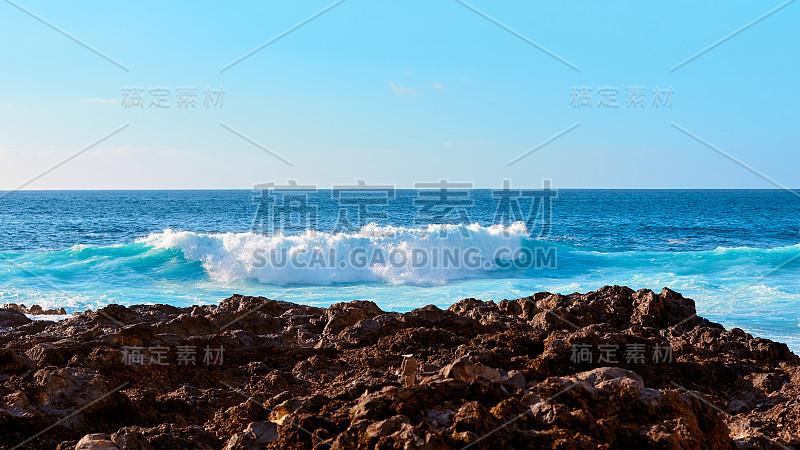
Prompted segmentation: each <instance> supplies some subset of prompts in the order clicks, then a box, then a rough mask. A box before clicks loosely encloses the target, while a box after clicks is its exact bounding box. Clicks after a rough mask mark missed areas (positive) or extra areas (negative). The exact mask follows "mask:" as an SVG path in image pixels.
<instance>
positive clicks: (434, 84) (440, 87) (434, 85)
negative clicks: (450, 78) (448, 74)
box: [433, 83, 444, 91]
mask: <svg viewBox="0 0 800 450" xmlns="http://www.w3.org/2000/svg"><path fill="white" fill-rule="evenodd" d="M433 87H435V88H436V89H438V90H440V91H441V90H442V89H444V86H443V85H442V83H433Z"/></svg>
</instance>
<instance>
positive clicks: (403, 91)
mask: <svg viewBox="0 0 800 450" xmlns="http://www.w3.org/2000/svg"><path fill="white" fill-rule="evenodd" d="M389 87H390V88H391V89H392V92H394V93H395V94H398V95H416V93H417V91H416V90H414V89H413V88H407V87H402V86H398V85H396V84H394V83H392V82H391V81H390V82H389Z"/></svg>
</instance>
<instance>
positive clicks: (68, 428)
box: [0, 286, 800, 450]
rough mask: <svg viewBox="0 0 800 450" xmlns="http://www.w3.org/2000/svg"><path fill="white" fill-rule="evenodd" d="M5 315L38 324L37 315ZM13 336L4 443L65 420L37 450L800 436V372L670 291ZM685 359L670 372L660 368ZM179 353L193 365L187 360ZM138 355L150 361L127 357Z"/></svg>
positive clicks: (654, 444) (601, 444) (637, 443)
mask: <svg viewBox="0 0 800 450" xmlns="http://www.w3.org/2000/svg"><path fill="white" fill-rule="evenodd" d="M38 310H39V309H36V311H38ZM3 311H6V312H5V313H3V314H0V318H1V317H12V318H16V319H19V317H20V315H21V316H22V317H24V314H23V312H28V308H26V307H24V305H16V306H11V305H9V307H8V308H7V309H5V310H3ZM8 311H10V312H8ZM43 312H47V311H43ZM5 329H6V331H3V332H0V448H6V447H9V446H10V445H15V443H19V442H23V441H24V440H25V439H27V438H28V437H30V436H33V435H35V434H36V433H37V432H39V431H41V430H43V429H45V428H46V427H48V426H50V425H51V424H53V423H59V425H58V426H57V430H56V429H54V430H52V431H50V432H48V433H45V434H42V435H41V436H39V437H37V438H36V440H35V441H34V442H32V448H59V449H67V448H76V445H78V444H77V443H78V442H81V444H80V445H92V446H95V447H91V448H119V449H120V450H129V449H139V450H151V449H160V448H192V449H215V450H216V449H220V448H228V449H250V448H300V449H312V448H327V447H328V445H330V446H331V447H332V448H335V449H353V448H355V449H367V448H369V449H373V448H403V449H415V448H421V449H430V450H438V449H446V448H454V447H455V448H460V447H463V446H465V445H469V444H471V443H474V442H475V441H478V440H479V439H480V441H478V442H477V444H476V445H475V446H474V448H489V449H491V448H712V449H723V448H724V449H728V448H734V447H735V446H738V447H742V448H748V447H749V448H769V447H770V446H772V447H774V448H780V445H798V442H800V400H798V398H800V358H798V357H797V356H796V355H795V354H793V353H792V352H791V351H790V350H789V348H788V347H787V346H786V345H785V344H781V343H777V342H773V341H770V340H767V339H762V338H758V337H753V336H752V335H750V334H747V333H745V332H744V331H742V330H740V329H737V328H734V329H731V330H725V329H724V328H723V327H722V326H721V325H718V324H715V323H712V322H709V321H707V320H705V319H702V318H700V317H697V316H696V315H695V307H694V302H693V301H692V300H691V299H687V298H684V297H683V296H681V295H680V294H678V293H676V292H673V291H671V290H669V289H664V290H662V291H661V293H660V294H655V293H654V292H652V291H649V290H639V291H634V290H632V289H630V288H627V287H624V286H606V287H604V288H601V289H599V290H597V291H594V292H588V293H585V294H580V293H575V294H570V295H561V294H551V293H546V292H544V293H537V294H533V295H531V296H529V297H524V298H520V299H516V300H502V301H500V302H497V303H495V302H485V301H481V300H477V299H465V300H462V301H460V302H457V303H455V304H454V305H451V306H450V307H449V308H447V309H444V310H443V309H440V308H438V307H436V306H432V305H429V306H426V307H423V308H418V309H415V310H413V311H409V312H406V313H402V314H401V313H398V312H383V311H381V310H380V308H378V307H377V305H375V304H374V303H372V302H366V301H356V302H348V303H340V304H337V305H333V306H331V307H330V308H316V307H311V306H304V305H297V304H292V303H288V302H282V301H274V300H269V299H266V298H262V297H246V296H238V295H237V296H232V297H230V298H229V299H226V300H223V301H222V302H220V304H219V305H206V306H196V305H195V306H192V307H189V308H179V307H175V306H169V305H135V306H120V305H109V306H107V307H105V308H103V309H100V310H98V311H95V312H91V311H90V312H85V313H80V314H75V315H73V316H72V317H71V318H69V319H67V320H63V321H59V322H49V323H43V324H41V325H40V323H38V322H37V323H31V322H30V320H28V319H27V318H25V320H20V321H19V323H18V324H17V325H14V326H13V327H5ZM581 346H584V347H588V349H589V351H588V353H580V352H579V351H578V350H579V348H580V347H581ZM637 346H638V347H641V348H643V349H644V350H643V351H644V354H643V355H640V356H638V357H637V356H636V355H635V354H633V353H634V352H633V350H632V348H633V347H637ZM164 347H166V348H167V351H166V354H165V360H166V363H165V364H157V363H156V362H154V361H157V360H156V359H155V356H154V355H155V354H157V349H158V348H164ZM629 347H630V348H629ZM638 347H637V348H638ZM666 347H669V348H670V349H671V350H670V353H669V360H667V358H666V357H665V356H666V354H664V355H661V356H662V357H664V358H663V359H658V358H654V349H656V348H661V349H662V350H663V349H665V348H666ZM179 348H182V349H184V350H185V349H194V352H195V353H194V358H193V359H191V360H190V361H189V362H187V361H186V358H185V355H184V359H183V363H181V364H179V363H178V360H179V352H180V350H179ZM213 348H224V354H223V355H222V356H224V358H220V359H221V360H220V361H219V364H212V363H210V362H209V359H208V357H207V355H206V354H205V353H206V352H207V351H208V350H210V349H213ZM600 348H605V349H606V351H615V352H616V353H614V354H613V355H610V356H609V355H608V354H603V353H602V352H601V351H600ZM133 349H138V351H140V352H141V355H142V356H141V359H140V360H139V361H140V363H138V364H131V363H130V362H126V361H125V358H126V357H127V358H129V357H130V355H131V352H132V351H133ZM609 349H610V350H609ZM628 352H630V354H629V353H628ZM184 353H185V351H184ZM407 354H412V355H413V358H414V359H415V361H416V362H417V364H416V367H417V370H416V376H415V377H414V382H413V383H401V379H400V375H401V368H402V367H403V366H402V365H403V361H404V357H403V355H407ZM126 355H127V356H126ZM409 367H410V366H409V365H408V364H407V365H406V369H408V368H409ZM405 381H408V380H405ZM722 411H727V412H728V413H730V414H731V415H730V416H728V415H727V414H726V413H723V412H722ZM64 418H66V419H65V420H62V419H64ZM500 425H504V426H502V427H500ZM498 427H500V428H498ZM99 431H103V432H107V433H111V437H108V436H106V435H95V434H94V433H97V432H99ZM489 433H491V434H489ZM484 437H485V438H484ZM79 440H80V441H79ZM8 443H11V444H8ZM97 446H106V447H97ZM108 446H110V447H108Z"/></svg>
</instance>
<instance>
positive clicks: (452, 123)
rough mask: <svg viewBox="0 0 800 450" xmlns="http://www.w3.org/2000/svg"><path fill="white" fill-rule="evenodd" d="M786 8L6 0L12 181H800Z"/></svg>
mask: <svg viewBox="0 0 800 450" xmlns="http://www.w3.org/2000/svg"><path fill="white" fill-rule="evenodd" d="M789 3H790V4H788V5H785V6H784V7H782V8H780V9H779V10H777V11H774V12H773V13H772V14H770V15H768V16H767V17H764V18H763V20H760V21H758V22H756V23H754V24H752V25H751V26H749V27H747V28H746V29H744V30H741V32H739V33H738V34H735V35H734V36H732V37H730V38H729V39H727V40H725V41H724V42H722V43H720V44H719V45H717V46H715V47H713V48H711V49H709V50H708V51H706V52H705V53H703V54H701V55H700V56H698V57H696V58H695V59H693V60H691V61H689V62H687V63H685V64H683V65H681V66H680V67H677V68H675V66H676V65H678V64H680V63H681V62H683V61H685V60H686V59H687V58H690V57H691V56H693V55H695V54H697V53H698V52H700V51H702V50H703V49H705V48H707V47H709V46H710V45H712V44H714V43H715V42H718V41H719V40H721V39H723V38H725V37H726V36H729V35H730V34H731V33H734V32H735V31H737V30H739V29H740V28H742V27H743V26H745V25H748V24H750V23H751V22H753V21H754V20H756V19H758V18H759V17H760V16H762V15H764V14H765V13H768V12H770V11H771V10H773V9H775V8H778V7H780V6H781V5H783V3H781V2H778V1H772V0H770V1H762V2H753V1H729V0H728V1H724V2H723V1H714V2H697V1H679V2H669V3H664V2H616V1H606V2H597V1H574V2H530V1H488V0H469V4H468V5H465V4H462V3H460V2H458V1H455V0H424V1H423V0H403V1H399V0H380V1H377V0H347V1H344V2H342V3H341V4H338V5H336V6H335V7H333V8H332V9H330V10H328V11H326V12H324V13H323V14H321V15H319V16H318V17H316V18H315V19H313V20H311V21H310V22H307V23H306V24H305V25H302V26H300V27H299V28H297V29H294V31H292V32H290V33H289V34H286V35H284V36H283V37H281V38H280V39H278V40H277V41H274V42H272V43H271V44H269V45H267V46H265V47H263V48H262V49H260V50H259V51H257V52H255V53H253V54H252V55H250V56H249V57H247V58H245V59H242V60H240V61H239V62H238V63H236V64H234V65H233V66H230V63H232V62H234V61H236V60H237V59H239V58H240V57H242V56H243V55H245V54H247V53H248V52H250V51H252V50H253V49H256V48H258V47H259V46H261V45H262V44H265V43H268V42H269V41H270V40H271V39H273V38H275V37H276V36H280V35H281V33H284V32H285V31H287V30H289V29H291V28H292V27H293V26H295V25H296V24H298V23H300V22H302V21H304V20H306V19H308V18H309V17H311V16H312V15H314V14H315V13H317V12H319V11H320V10H323V9H324V8H326V7H328V6H329V5H332V1H329V0H321V1H318V0H307V1H248V2H191V3H190V2H182V3H179V2H147V1H144V2H107V1H81V2H75V1H66V2H45V1H40V0H14V4H16V5H18V6H19V7H22V8H24V9H26V10H27V11H29V12H30V13H32V14H35V15H36V16H38V17H40V18H41V19H43V20H46V21H47V22H48V23H50V24H51V25H53V26H55V27H58V28H59V29H60V30H62V31H63V32H64V33H66V34H69V35H71V36H73V37H74V38H76V39H78V40H80V41H81V42H83V43H84V44H86V46H89V47H91V48H92V49H94V50H95V51H96V52H99V53H102V54H103V55H105V56H101V55H98V54H97V53H96V52H95V51H92V50H91V49H88V48H86V47H85V46H83V45H81V44H79V43H77V42H75V41H74V40H72V39H70V38H69V37H67V36H65V35H64V34H62V33H60V32H59V31H56V30H54V29H53V28H51V27H49V26H48V25H46V24H44V23H42V22H41V21H39V20H37V19H36V18H34V17H32V16H31V15H29V14H28V13H26V12H24V11H22V10H21V9H19V8H18V7H17V6H15V5H14V4H12V3H9V2H6V1H0V42H2V43H3V45H2V46H0V59H2V70H0V130H1V131H0V189H14V188H17V187H18V186H20V185H23V184H25V183H27V182H28V181H30V180H31V179H33V178H35V177H37V176H38V175H40V174H41V173H42V172H44V171H46V170H47V169H49V168H51V167H53V166H54V165H55V164H57V163H59V162H61V161H63V160H65V159H66V158H68V157H70V156H71V155H74V154H76V152H79V151H81V150H82V149H85V148H86V147H88V146H90V145H91V144H93V143H95V142H96V141H98V140H100V139H102V138H103V137H106V136H107V135H108V134H109V133H112V132H114V131H116V130H119V129H120V127H123V126H125V125H126V124H127V125H128V126H127V127H126V128H124V129H122V130H120V131H118V132H117V133H116V134H114V135H113V136H111V137H108V138H107V139H106V140H104V141H103V142H100V143H99V144H97V145H95V146H93V147H92V148H90V149H89V150H87V151H85V152H83V153H81V154H80V155H78V156H76V157H75V158H73V159H72V160H70V161H68V162H67V163H65V164H63V165H61V166H60V167H58V168H56V169H55V170H52V171H51V172H49V173H46V174H45V175H44V176H41V177H40V178H38V179H36V180H35V181H34V182H32V183H30V184H27V185H26V188H28V189H170V188H244V189H247V188H251V187H253V185H254V184H257V183H261V182H269V181H278V182H284V181H285V180H287V179H296V180H298V182H300V183H306V184H318V185H319V186H321V187H328V186H330V185H331V184H335V183H353V182H354V180H355V179H359V178H361V179H366V180H367V181H368V182H373V183H394V184H396V185H398V186H400V187H411V186H412V185H413V183H414V182H426V181H435V180H439V179H442V178H445V179H449V180H452V181H467V182H473V183H475V186H476V187H484V188H493V187H500V186H501V180H502V179H511V180H512V186H520V187H523V186H524V187H537V186H541V183H542V181H541V180H542V179H543V178H549V179H552V180H553V181H552V183H553V186H554V187H556V188H770V187H774V186H773V185H771V184H770V183H768V182H767V181H765V180H764V179H762V178H761V177H759V176H758V175H756V174H754V173H752V172H750V171H748V170H746V169H745V168H743V167H741V166H740V165H737V164H736V163H735V162H733V161H731V160H730V159H728V158H726V157H724V156H723V155H721V154H720V153H719V152H718V151H716V150H714V149H712V148H710V147H709V146H707V145H705V144H703V143H701V142H699V141H698V139H702V140H704V141H706V142H707V143H708V144H710V145H712V146H714V147H716V148H717V149H718V150H721V151H724V152H725V153H727V154H728V155H730V156H731V157H734V158H737V159H738V160H740V161H742V162H743V163H745V164H747V165H749V166H751V167H752V168H753V169H755V170H757V171H758V172H760V173H761V174H763V175H764V176H767V177H769V178H771V179H774V180H775V181H777V182H779V183H781V184H783V185H787V186H791V187H793V188H798V187H800V179H799V178H798V170H797V168H798V167H800V164H798V163H800V152H798V144H800V131H798V130H800V127H798V124H797V122H798V117H800V114H798V105H800V89H798V88H797V82H798V81H797V80H798V79H800V62H799V61H800V46H798V31H797V30H798V24H800V2H797V3H791V2H789ZM470 5H471V6H472V7H474V8H476V9H478V10H479V11H480V12H482V13H485V14H486V15H489V16H491V17H492V18H494V19H495V20H496V21H497V22H499V23H501V24H503V26H505V27H506V28H503V26H501V25H500V24H498V23H494V22H492V21H491V20H490V19H488V18H487V17H484V16H482V15H481V14H480V13H479V12H476V11H473V10H471V9H469V7H468V6H470ZM526 40H527V41H526ZM110 60H113V62H112V61H110ZM117 64H119V65H117ZM120 65H121V66H124V67H125V68H126V69H127V70H126V69H123V68H122V67H120ZM225 67H227V68H226V69H225V70H224V71H221V69H222V68H225ZM577 69H579V70H577ZM673 69H674V70H673ZM635 87H640V88H644V92H645V95H644V97H643V99H642V97H641V96H639V95H638V94H636V95H634V94H635V93H636V88H635ZM126 88H128V89H129V90H127V91H126ZM158 88H161V89H166V90H168V91H169V92H168V93H165V94H163V100H164V101H165V102H166V103H167V104H168V105H169V107H163V108H158V107H157V106H156V105H151V103H157V100H158V97H159V96H158V95H157V94H158V91H157V90H156V89H158ZM182 88H194V91H192V90H191V89H189V90H188V91H187V92H188V94H187V93H186V92H184V94H185V95H184V96H183V97H182V98H183V100H189V99H191V98H192V97H193V96H192V95H191V93H192V92H194V99H195V102H196V103H195V108H186V107H178V103H179V100H180V99H181V95H180V92H179V89H182ZM207 88H209V89H210V90H212V91H218V90H220V89H223V90H224V93H223V94H222V98H221V105H220V104H219V100H218V94H217V93H216V92H211V93H210V97H211V99H210V100H211V102H209V104H207V105H205V104H204V103H205V100H206V95H205V91H206V89H207ZM656 88H658V89H659V90H661V91H660V92H662V94H661V95H660V96H659V98H658V99H657V100H658V105H655V104H653V100H654V90H655V89H656ZM670 88H671V92H672V93H671V98H669V99H668V98H667V97H668V96H667V92H668V91H669V89H670ZM136 89H140V90H141V97H142V102H143V105H142V107H139V106H136V104H135V103H134V104H133V105H134V106H132V107H130V106H131V101H132V100H135V99H136V97H135V92H137V91H136ZM151 90H156V91H153V92H155V94H154V93H153V92H151ZM601 91H602V92H604V93H605V94H604V95H605V97H603V96H601ZM613 92H616V93H617V96H616V103H617V105H618V106H617V107H616V108H612V107H609V106H607V105H608V104H613V102H609V101H608V99H609V98H610V97H608V95H610V94H609V93H613ZM629 95H631V99H632V100H636V99H642V101H643V102H644V105H643V106H642V105H641V104H639V105H638V107H635V108H634V107H631V106H628V105H627V102H628V96H629ZM603 98H604V99H605V100H606V104H602V105H601V104H600V102H601V99H603ZM668 100H671V105H669V102H668ZM215 101H216V102H217V104H216V105H214V104H213V103H214V102H215ZM589 103H591V107H589V106H588V104H589ZM223 125H224V126H223ZM226 127H227V128H226ZM566 130H568V131H566ZM681 130H683V131H681ZM565 131H566V132H565ZM237 133H239V134H238V135H237ZM687 133H691V134H693V135H694V136H695V137H696V138H697V139H696V138H693V137H690V136H689V135H688V134H687ZM243 136H244V137H246V138H248V139H249V140H251V141H254V142H256V143H258V144H259V145H260V146H263V147H264V148H268V149H270V150H271V151H272V152H274V153H275V154H276V155H278V156H279V157H280V158H283V159H284V160H286V161H288V162H290V163H291V164H292V165H291V166H290V165H288V164H286V163H285V162H284V161H281V159H279V158H277V157H275V156H273V155H271V154H269V153H267V152H266V151H264V150H263V149H262V148H259V147H258V146H256V145H254V144H252V143H251V142H248V140H246V139H245V138H244V137H243ZM555 136H558V137H557V138H555V139H554V140H552V141H551V142H549V143H548V144H546V145H544V146H541V147H540V148H538V150H536V151H535V152H533V153H531V154H530V155H528V156H526V157H524V158H522V159H519V160H517V161H516V162H515V163H514V164H512V165H510V166H509V165H508V163H509V162H511V161H513V160H515V159H517V158H518V157H519V156H520V155H522V154H524V153H525V152H526V151H528V150H529V149H532V148H535V147H536V146H538V145H540V144H542V143H544V142H546V141H548V140H550V139H551V138H553V137H555Z"/></svg>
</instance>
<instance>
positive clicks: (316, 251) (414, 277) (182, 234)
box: [140, 222, 527, 285]
mask: <svg viewBox="0 0 800 450" xmlns="http://www.w3.org/2000/svg"><path fill="white" fill-rule="evenodd" d="M526 235H527V230H526V228H525V225H524V224H523V223H521V222H518V223H514V224H512V225H510V226H503V225H494V226H491V227H483V226H480V225H478V224H472V225H469V226H463V225H430V226H428V227H427V228H425V229H421V228H420V229H418V228H403V227H393V226H378V225H375V224H370V225H367V226H365V227H363V228H362V229H361V230H360V231H359V232H358V233H336V234H333V233H323V232H310V231H309V232H306V233H305V234H302V235H294V236H284V235H280V234H279V235H275V236H264V235H260V234H255V233H220V234H200V233H193V232H187V231H173V230H165V231H163V232H161V233H156V234H152V235H150V236H148V237H147V238H145V239H142V240H141V241H140V242H142V243H145V244H147V245H150V246H152V247H154V248H162V249H179V250H181V251H182V252H183V254H184V256H185V257H186V258H187V259H189V260H192V261H199V262H201V263H202V265H203V268H204V269H205V270H206V271H207V272H208V274H209V276H210V277H212V278H213V279H214V280H216V281H222V282H229V281H233V280H240V279H256V280H259V281H260V282H262V283H271V284H295V283H297V284H331V283H357V282H370V281H379V282H386V283H395V284H397V283H408V284H418V285H430V284H444V283H446V282H448V281H450V280H455V279H463V278H469V277H479V276H481V275H482V274H485V273H487V272H490V271H493V270H497V269H498V268H501V267H499V266H498V264H497V262H498V260H499V261H501V265H502V261H515V260H517V259H524V258H525V257H526V255H525V254H520V250H521V249H523V246H522V241H523V238H524V236H526ZM502 266H503V267H502V268H505V265H502Z"/></svg>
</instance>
